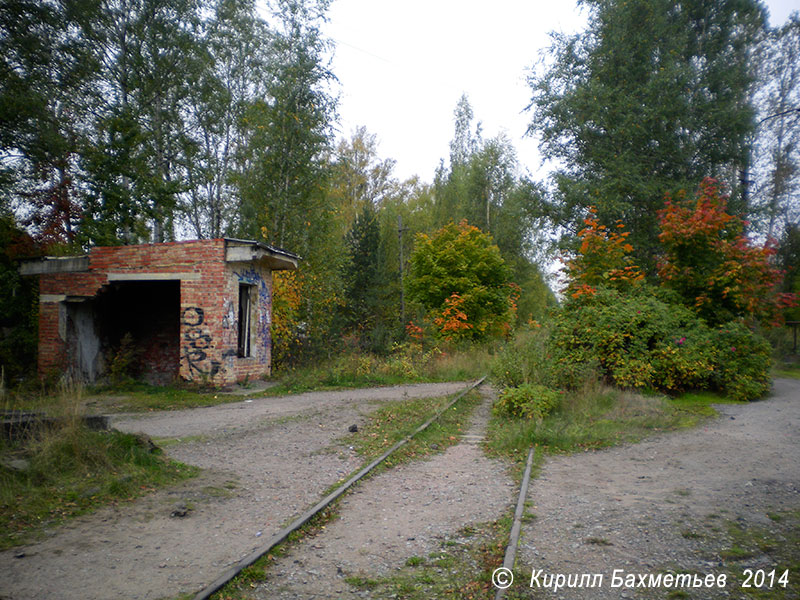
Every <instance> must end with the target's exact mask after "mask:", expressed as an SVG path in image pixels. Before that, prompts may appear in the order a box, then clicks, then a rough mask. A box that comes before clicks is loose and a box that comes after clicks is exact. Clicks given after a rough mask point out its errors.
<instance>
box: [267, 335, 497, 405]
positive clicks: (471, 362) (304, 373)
mask: <svg viewBox="0 0 800 600" xmlns="http://www.w3.org/2000/svg"><path fill="white" fill-rule="evenodd" d="M488 361H489V348H488V347H479V346H476V347H471V348H466V349H456V350H449V351H442V350H439V349H434V350H429V351H427V352H422V351H420V350H418V349H414V347H411V346H407V345H406V346H401V347H400V348H399V349H398V350H397V351H396V352H395V353H393V354H391V355H389V356H385V357H381V356H376V355H373V354H365V353H353V354H345V355H342V356H339V357H337V358H334V359H331V360H329V361H327V362H323V363H321V364H319V363H317V364H315V365H314V366H304V367H298V368H294V369H290V370H285V371H283V372H279V373H278V374H277V375H276V377H275V378H274V380H275V381H277V382H278V385H277V386H275V387H272V388H270V389H269V390H268V391H267V392H266V393H267V394H269V395H281V394H296V393H300V392H308V391H315V390H336V389H345V388H360V387H371V386H379V385H399V384H405V383H437V382H443V381H465V380H470V379H478V378H480V377H482V376H483V375H484V374H485V373H486V364H487V363H488Z"/></svg>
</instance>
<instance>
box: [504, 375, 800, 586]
mask: <svg viewBox="0 0 800 600" xmlns="http://www.w3.org/2000/svg"><path fill="white" fill-rule="evenodd" d="M718 410H719V412H720V413H721V417H720V418H718V419H715V420H714V421H711V422H709V423H708V424H707V425H705V426H703V427H700V428H698V429H693V430H689V431H684V432H680V433H673V434H665V435H661V436H657V437H655V438H651V439H649V440H646V441H644V442H641V443H638V444H633V445H627V446H622V447H616V448H613V449H609V450H603V451H598V452H588V453H584V454H579V455H573V456H563V457H557V458H552V459H549V460H548V461H547V462H546V464H545V466H544V467H543V469H542V471H541V474H540V475H539V477H538V478H537V479H536V480H535V481H533V482H532V485H531V488H530V491H529V494H528V500H529V501H530V502H531V503H532V504H533V506H532V508H531V509H530V510H531V512H533V513H535V514H536V515H537V517H538V518H537V519H536V520H535V521H533V523H531V524H527V525H525V526H524V527H523V535H522V538H521V540H520V549H519V552H518V555H517V568H518V570H520V571H521V572H524V573H526V577H527V581H525V582H519V581H518V582H517V583H516V584H515V587H514V590H516V591H517V592H520V591H522V588H525V587H527V586H529V584H530V577H531V574H532V572H533V570H534V569H535V570H536V571H539V570H542V575H544V574H554V575H557V574H563V575H570V574H583V573H589V574H603V586H602V587H599V588H597V587H596V588H592V589H583V590H581V589H562V590H560V591H558V592H555V593H554V592H553V591H552V589H548V590H545V589H538V590H536V593H535V594H534V597H536V598H570V599H573V598H592V599H604V598H614V599H616V598H638V597H657V598H664V597H667V596H666V594H667V593H668V590H665V589H663V588H662V589H661V590H653V589H647V588H638V589H637V588H634V589H626V588H624V587H623V588H619V587H618V588H612V587H611V578H612V572H613V571H614V570H615V569H621V570H623V571H624V573H625V574H626V575H627V574H630V573H634V574H637V575H638V574H644V575H649V574H650V573H656V574H657V573H658V572H660V571H661V570H663V569H664V568H672V569H674V570H675V571H677V572H690V573H701V574H704V575H707V574H714V575H719V574H720V573H722V572H723V571H722V570H721V568H722V564H721V562H720V560H719V556H718V555H716V554H715V552H714V551H709V550H712V548H710V546H713V545H714V542H713V541H711V540H709V539H708V538H707V537H706V534H708V533H709V530H708V529H707V528H705V527H703V524H704V523H708V522H709V521H710V520H711V521H717V522H720V521H721V520H734V521H735V522H736V523H737V524H739V525H740V526H741V527H744V528H747V527H761V528H767V529H769V528H771V527H774V526H775V523H773V522H772V521H771V520H770V519H769V517H768V516H767V512H768V511H771V512H782V511H788V510H797V509H800V381H797V380H777V381H776V382H775V387H774V392H773V395H772V397H771V398H769V399H768V400H764V401H761V402H754V403H751V404H746V405H723V406H720V407H718ZM747 567H751V568H762V569H763V568H765V567H766V568H770V567H771V560H770V559H769V557H767V556H765V555H760V556H756V557H753V558H752V559H751V560H747V561H744V562H742V563H741V564H740V565H739V567H738V568H739V569H740V573H741V570H743V569H744V568H747ZM538 581H539V582H541V583H543V582H544V579H543V577H542V576H540V577H539V578H538ZM574 581H577V580H574ZM637 581H638V579H637ZM790 582H791V585H792V587H793V588H794V594H795V595H794V596H791V595H790V596H789V597H795V598H797V597H798V595H797V594H798V593H800V585H799V584H800V574H798V573H792V574H791V578H790ZM740 593H741V592H740V590H739V589H738V586H737V585H734V584H733V583H731V582H730V580H729V583H728V585H727V586H726V588H725V589H723V590H718V591H717V592H713V591H711V590H707V589H704V590H690V591H689V594H690V596H677V597H691V598H712V597H722V598H727V597H734V598H736V597H740V596H739V594H740Z"/></svg>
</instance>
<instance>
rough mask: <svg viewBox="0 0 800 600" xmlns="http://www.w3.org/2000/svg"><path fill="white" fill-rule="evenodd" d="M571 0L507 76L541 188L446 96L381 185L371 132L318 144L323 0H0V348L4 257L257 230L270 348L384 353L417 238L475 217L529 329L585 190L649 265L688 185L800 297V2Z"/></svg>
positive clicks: (327, 86)
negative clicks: (777, 18) (665, 221)
mask: <svg viewBox="0 0 800 600" xmlns="http://www.w3.org/2000/svg"><path fill="white" fill-rule="evenodd" d="M584 5H585V6H586V8H587V10H589V11H590V19H589V23H588V26H587V28H586V30H585V31H582V32H580V33H577V34H575V35H572V36H563V35H562V36H554V37H553V43H552V46H551V47H550V48H549V49H548V50H547V51H546V53H545V55H544V56H543V57H542V60H541V61H540V62H539V63H538V64H537V66H535V67H533V68H532V69H531V71H530V73H529V74H528V75H529V83H530V88H531V103H530V105H529V106H528V107H527V110H528V114H529V115H530V128H529V132H528V133H529V134H530V135H533V136H537V137H538V138H539V139H540V141H541V149H542V152H543V154H544V156H545V157H546V158H548V159H551V160H552V161H553V164H555V165H556V169H555V170H554V172H553V174H552V176H551V177H550V178H549V179H548V180H546V181H534V180H533V179H532V178H531V176H530V175H529V174H528V171H527V169H526V165H521V164H519V162H518V159H517V156H516V152H515V149H514V146H513V143H512V142H511V141H510V139H509V138H508V137H507V136H505V135H502V134H501V135H497V136H494V137H485V136H484V134H483V132H482V128H481V125H480V120H479V118H476V115H474V114H473V111H472V108H471V106H470V103H469V99H468V98H467V97H462V98H461V99H460V100H459V102H458V103H457V105H456V106H455V107H454V113H453V115H454V117H453V132H454V133H453V138H452V141H451V143H450V147H449V149H448V148H443V149H442V154H443V159H442V161H441V164H440V166H439V168H438V169H437V170H436V173H435V174H433V176H432V178H431V180H430V181H426V180H425V179H424V177H425V174H421V177H417V178H412V179H410V180H405V181H401V180H398V178H396V177H395V176H394V174H393V167H394V161H393V160H392V159H391V158H386V157H382V156H380V155H379V153H378V140H377V139H376V137H375V136H374V135H372V134H371V133H370V132H369V131H367V130H366V129H364V128H359V129H357V130H356V131H353V132H349V133H348V135H347V136H346V137H339V138H337V137H336V135H335V131H336V124H337V114H336V104H337V94H338V87H337V81H336V76H335V73H333V72H331V70H330V67H329V65H330V58H331V55H332V52H334V50H335V49H334V47H333V44H332V42H331V40H328V39H326V38H325V37H324V36H323V34H322V30H321V25H322V24H323V23H324V22H325V18H326V12H327V10H328V8H329V1H328V0H273V1H272V2H270V3H269V5H268V10H267V11H260V10H258V8H257V6H256V2H255V1H254V0H1V1H0V115H1V116H0V219H2V222H1V223H0V244H1V245H2V255H0V282H2V291H0V327H1V328H2V329H1V330H0V332H1V335H0V362H2V363H3V365H4V368H5V369H7V371H8V373H9V374H12V375H14V376H16V375H19V374H21V373H23V372H24V371H25V369H26V366H25V365H29V364H30V363H31V359H32V356H33V349H32V348H33V347H34V344H35V335H34V334H33V333H32V327H34V325H35V318H34V316H33V315H34V312H35V304H36V297H35V290H33V289H32V286H33V284H32V283H31V282H29V281H25V280H23V279H21V278H20V277H19V275H18V274H17V273H16V268H15V262H14V261H15V260H16V259H18V258H22V257H26V256H33V255H42V254H66V253H75V252H81V251H82V250H84V249H85V248H87V247H90V246H92V245H110V244H134V243H146V242H161V241H170V240H176V239H187V238H209V237H220V236H229V237H239V238H248V239H256V240H262V241H265V242H267V243H270V244H273V245H275V246H278V247H281V248H284V249H287V250H290V251H292V252H295V253H297V254H299V255H300V256H301V257H302V258H303V260H302V262H301V267H300V269H299V270H298V271H297V272H295V273H290V274H282V275H281V276H280V277H279V278H277V280H276V293H275V300H274V302H275V310H276V314H277V315H279V317H280V318H276V330H275V331H274V332H273V335H274V336H275V340H276V342H277V343H278V344H279V353H278V357H279V359H280V360H282V361H284V362H285V363H290V362H293V361H298V360H302V359H304V358H308V357H316V356H320V355H326V354H330V353H333V352H338V351H339V349H340V347H341V343H342V342H343V343H346V344H349V345H352V346H353V347H356V348H360V349H362V350H369V351H372V352H378V353H386V352H389V351H390V350H391V348H392V344H393V343H395V342H397V341H399V340H402V339H404V337H405V336H406V335H408V333H409V328H408V324H409V322H412V321H413V322H415V323H417V324H423V323H424V322H425V320H426V319H428V320H430V316H431V313H430V311H429V310H428V309H429V308H430V307H426V306H425V305H424V302H421V301H420V299H419V298H420V296H419V294H414V293H411V294H409V293H407V292H409V291H412V292H413V285H412V286H411V287H409V281H408V278H409V277H411V278H413V277H414V270H413V269H410V267H411V266H413V265H411V264H410V261H411V260H412V257H413V256H414V252H415V244H416V243H417V242H418V241H419V240H424V239H426V238H425V236H430V235H433V234H434V232H437V231H442V229H443V228H445V227H446V226H448V224H449V223H456V224H458V223H461V222H462V221H466V222H467V223H468V224H469V225H471V226H474V227H477V228H478V229H479V230H481V231H482V232H484V233H486V234H489V235H490V236H491V238H490V239H491V240H492V241H493V243H494V244H496V245H497V247H498V249H499V254H500V257H501V258H502V261H503V263H504V265H505V267H504V268H505V269H506V281H507V282H508V283H511V284H514V286H515V287H513V290H514V291H513V293H512V294H511V295H510V296H509V298H512V299H513V309H514V311H513V315H512V316H513V321H514V323H512V324H516V323H525V322H529V321H531V320H535V319H541V318H542V317H543V316H544V314H545V313H546V311H547V310H548V308H549V307H550V306H552V305H553V304H554V303H555V299H556V296H555V295H554V294H553V292H552V291H551V286H552V285H548V283H550V284H553V282H548V280H547V278H546V277H545V276H544V275H543V273H545V272H546V271H547V270H548V268H549V265H550V264H551V262H552V258H553V256H554V255H555V253H556V252H557V251H558V250H562V251H567V252H569V251H570V249H574V248H575V247H576V246H575V245H576V242H578V241H579V237H578V233H579V231H580V229H581V227H582V226H583V225H582V223H583V221H584V219H585V218H586V215H587V210H588V209H589V207H595V208H594V210H596V215H597V219H598V220H599V222H600V223H603V224H605V225H608V226H611V225H612V224H613V223H616V222H617V221H618V220H619V221H621V222H624V223H625V224H626V226H627V227H628V228H629V230H630V242H631V244H632V248H634V249H635V253H636V256H635V259H636V262H637V264H638V265H639V266H640V267H641V268H642V270H643V272H644V275H645V276H646V277H648V278H652V277H655V275H656V271H657V264H658V260H659V255H660V253H661V252H662V250H661V248H660V246H659V244H658V223H657V217H656V215H657V212H658V210H659V209H661V208H662V207H663V205H664V200H665V197H667V196H669V197H681V196H685V195H692V194H693V193H694V190H696V189H697V187H698V185H699V184H700V182H701V181H702V180H703V179H704V178H705V177H714V178H716V179H718V180H719V181H722V182H724V183H725V184H726V185H727V191H728V192H729V193H730V200H729V202H728V208H729V209H730V211H731V212H732V213H733V214H735V215H736V216H737V217H739V218H741V219H744V220H745V221H746V222H747V232H746V233H747V235H748V237H749V238H750V239H751V240H753V242H754V243H759V244H765V243H766V244H774V245H776V247H777V250H778V251H777V254H775V258H774V260H775V261H777V264H778V266H779V267H781V268H783V269H784V270H786V271H787V274H786V277H785V279H784V283H783V285H784V288H785V291H798V282H799V281H800V280H798V279H797V278H796V277H795V276H794V271H793V268H794V266H795V265H796V264H797V255H798V252H800V231H799V230H798V221H799V220H800V201H799V200H798V193H799V190H798V187H799V186H800V17H798V15H797V14H795V15H793V16H792V17H791V18H790V19H789V21H788V22H787V23H786V24H785V25H783V26H781V27H779V28H777V29H772V28H770V27H769V26H768V23H767V20H766V17H765V12H764V7H763V5H762V4H761V3H760V2H757V1H754V0H721V1H709V0H684V1H675V0H655V1H653V0H647V1H645V0H630V1H627V2H622V1H620V0H607V1H602V2H601V1H599V0H588V1H586V2H584ZM530 58H531V63H534V61H535V60H536V58H537V57H536V56H531V57H530ZM523 108H525V107H520V109H523ZM478 117H479V116H478ZM424 143H425V140H420V144H424ZM552 287H554V286H552ZM453 302H456V300H453V299H451V304H450V305H448V306H450V307H451V308H452V307H453V306H455V304H453ZM790 316H791V315H790ZM20 324H25V325H27V327H19V325H20ZM506 333H507V332H506ZM331 340H336V344H332V343H331Z"/></svg>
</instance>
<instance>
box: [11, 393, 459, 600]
mask: <svg viewBox="0 0 800 600" xmlns="http://www.w3.org/2000/svg"><path fill="white" fill-rule="evenodd" d="M465 385H466V384H464V383H443V384H418V385H408V386H392V387H383V388H370V389H362V390H348V391H336V392H315V393H306V394H298V395H295V396H285V397H277V398H263V399H253V400H247V401H243V402H238V403H234V404H225V405H220V406H214V407H208V408H199V409H193V410H185V411H173V412H163V413H148V414H146V415H122V416H118V417H117V418H115V419H114V421H113V423H112V424H113V426H114V427H116V428H118V429H121V430H124V431H134V432H136V431H141V432H144V433H147V434H148V435H150V436H152V437H154V438H173V439H174V438H185V439H184V441H183V442H181V443H173V444H170V445H167V446H166V452H167V454H168V455H169V456H170V457H171V458H174V459H176V460H179V461H182V462H185V463H188V464H192V465H197V466H199V467H202V468H203V469H204V472H203V474H202V475H201V476H200V477H198V478H195V479H193V480H190V481H188V482H186V483H185V484H182V485H181V486H178V487H175V488H172V489H168V490H162V491H159V492H157V493H154V494H151V495H148V496H146V497H144V498H141V499H139V500H137V501H136V502H132V503H124V504H120V505H119V506H116V507H106V508H103V509H101V510H99V511H97V512H96V513H93V514H91V515H87V516H84V517H79V518H77V519H74V520H71V521H70V522H68V523H67V524H66V525H64V526H62V527H60V528H58V529H56V530H54V531H51V532H48V534H47V536H46V537H45V539H43V540H42V541H41V542H38V543H34V544H30V545H27V546H22V547H17V548H14V549H11V550H8V551H5V552H0V598H1V599H6V598H13V599H14V600H27V599H31V600H33V599H36V600H45V599H53V600H72V599H75V600H118V599H121V598H125V599H127V600H138V599H143V600H144V599H147V600H151V599H156V598H172V597H175V596H178V595H180V594H185V593H188V592H194V591H197V590H199V589H200V588H202V587H204V586H205V585H206V584H208V583H210V582H211V581H214V580H215V579H216V578H217V577H218V576H219V575H220V573H221V572H222V571H224V570H225V569H226V568H227V567H228V566H230V565H231V564H233V563H235V562H238V561H239V560H240V559H241V558H243V557H244V556H246V555H248V554H250V553H251V552H252V551H253V550H255V549H257V548H259V547H261V546H262V545H263V542H264V541H265V540H267V539H269V537H271V536H272V535H273V534H274V533H276V532H277V531H279V530H280V529H281V527H282V526H283V525H285V524H286V522H288V521H290V520H291V519H292V518H294V517H296V516H297V515H299V514H300V513H301V512H302V511H303V510H304V509H306V508H308V507H309V506H311V505H313V504H314V503H316V502H317V501H318V500H319V499H320V498H321V496H322V492H323V491H324V490H325V489H326V488H328V487H329V486H330V485H332V484H334V483H336V482H337V481H338V480H339V479H341V478H342V477H344V476H345V475H348V474H349V473H350V472H352V471H353V470H355V469H356V468H357V467H359V466H360V464H361V460H360V459H359V458H357V457H356V456H355V455H354V453H353V452H352V451H349V449H348V448H344V447H341V446H338V445H336V444H335V440H336V439H337V438H340V437H342V436H344V435H346V434H347V429H348V427H349V426H350V425H352V424H359V425H360V424H362V423H363V421H364V417H365V415H366V414H368V413H369V412H371V411H372V410H374V409H375V408H376V407H377V406H379V405H380V404H381V403H383V402H387V401H391V400H401V399H404V398H411V397H422V398H425V397H434V396H444V395H449V394H452V393H454V392H456V391H459V390H461V389H463V388H464V387H465ZM187 509H188V510H187ZM176 510H177V511H178V512H184V511H186V512H187V514H186V516H185V517H183V518H180V517H173V516H171V515H172V514H173V513H174V512H176Z"/></svg>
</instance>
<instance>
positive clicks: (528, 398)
mask: <svg viewBox="0 0 800 600" xmlns="http://www.w3.org/2000/svg"><path fill="white" fill-rule="evenodd" d="M560 400H561V393H560V392H558V391H556V390H553V389H551V388H548V387H545V386H543V385H535V384H530V383H523V384H522V385H520V386H518V387H509V388H506V389H504V390H503V391H502V392H501V394H500V397H499V398H498V399H497V402H495V404H494V407H493V410H494V411H495V414H499V415H508V416H511V417H517V418H521V419H534V420H537V421H541V420H542V419H544V418H545V417H546V416H547V415H549V414H550V412H551V411H552V410H553V409H554V408H556V407H557V406H558V404H559V402H560Z"/></svg>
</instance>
